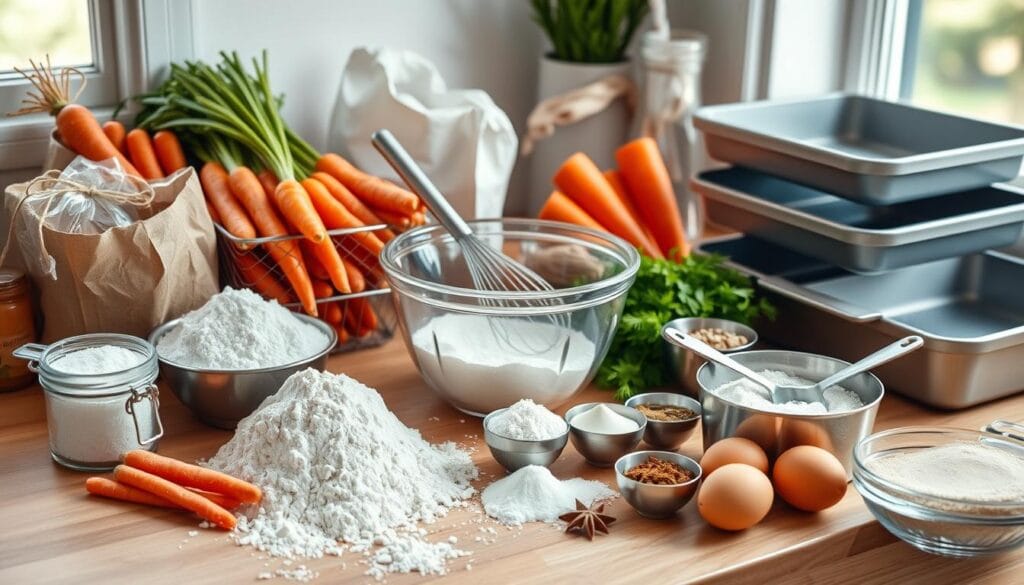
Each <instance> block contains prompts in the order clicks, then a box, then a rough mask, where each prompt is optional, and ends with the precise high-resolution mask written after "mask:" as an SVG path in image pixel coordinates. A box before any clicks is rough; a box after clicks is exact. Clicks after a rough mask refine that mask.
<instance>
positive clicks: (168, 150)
mask: <svg viewBox="0 0 1024 585" xmlns="http://www.w3.org/2000/svg"><path fill="white" fill-rule="evenodd" d="M153 150H154V151H156V159H157V161H159V162H160V168H161V169H163V170H164V172H165V173H167V174H168V175H169V174H171V173H173V172H174V171H176V170H178V169H183V168H185V167H186V166H188V161H186V160H185V151H184V150H182V149H181V142H178V137H177V136H175V135H174V132H171V131H170V130H160V131H159V132H157V133H156V134H154V135H153Z"/></svg>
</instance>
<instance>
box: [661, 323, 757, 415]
mask: <svg viewBox="0 0 1024 585" xmlns="http://www.w3.org/2000/svg"><path fill="white" fill-rule="evenodd" d="M665 326H666V327H668V326H672V327H675V328H676V329H678V330H680V331H682V332H683V333H687V334H688V333H692V332H694V331H697V330H699V329H721V330H723V331H728V332H729V333H735V334H736V335H742V336H744V337H746V338H747V343H745V344H743V345H740V346H737V347H733V348H731V349H721V350H719V351H721V352H722V353H727V354H733V353H739V352H741V351H747V350H749V349H750V348H752V347H754V344H756V343H757V339H758V338H757V331H754V330H753V329H752V328H750V327H748V326H746V325H744V324H743V323H737V322H736V321H729V320H728V319H716V318H712V317H686V318H683V319H674V320H672V321H669V322H668V323H666V324H665ZM661 345H662V351H663V353H664V356H665V367H667V368H668V371H669V372H672V373H673V374H674V375H675V377H676V381H677V382H678V383H679V385H680V386H682V388H683V393H684V394H686V395H687V396H689V397H691V398H699V397H700V386H699V385H698V384H697V370H699V369H700V367H701V366H703V365H704V363H705V361H706V360H705V359H704V358H702V357H700V356H699V355H697V354H695V353H693V352H692V351H688V350H686V349H683V348H682V347H679V346H678V345H676V344H674V343H669V342H668V341H665V340H664V339H662V340H661Z"/></svg>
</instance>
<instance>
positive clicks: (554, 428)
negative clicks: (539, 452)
mask: <svg viewBox="0 0 1024 585" xmlns="http://www.w3.org/2000/svg"><path fill="white" fill-rule="evenodd" d="M567 428H568V427H567V426H566V424H565V421H564V420H562V417H560V416H558V415H557V414H555V413H553V412H551V411H550V410H548V409H547V408H544V407H543V406H541V405H540V404H537V403H535V402H534V401H533V400H530V399H529V398H523V399H522V400H520V401H519V402H516V403H515V404H513V405H512V406H510V407H508V410H506V411H505V412H503V413H501V414H500V415H497V416H495V417H494V418H492V419H491V420H490V421H489V422H488V423H487V430H489V431H491V432H492V433H495V434H498V435H501V436H502V437H507V438H509V439H516V440H519V441H546V440H548V439H554V438H555V437H559V436H561V435H563V434H565V431H566V429H567Z"/></svg>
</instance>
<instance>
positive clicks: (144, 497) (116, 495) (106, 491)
mask: <svg viewBox="0 0 1024 585" xmlns="http://www.w3.org/2000/svg"><path fill="white" fill-rule="evenodd" d="M187 489H188V490H189V491H190V492H193V493H196V494H198V495H200V496H203V497H204V498H206V499H207V500H210V501H211V502H213V503H214V504H217V505H218V506H220V507H221V508H224V509H225V510H234V509H235V508H238V507H239V506H240V505H241V502H239V501H238V500H236V499H234V498H229V497H228V496H223V495H221V494H215V493H213V492H205V491H202V490H197V489H192V488H187ZM85 491H87V492H89V493H90V494H92V495H94V496H101V497H104V498H110V499H113V500H122V501H125V502H133V503H136V504H145V505H147V506H157V507H160V508H181V506H178V505H177V504H173V503H171V502H169V501H168V500H165V499H164V498H161V497H160V496H155V495H153V494H151V493H149V492H147V491H144V490H140V489H138V488H134V487H131V486H129V485H125V484H123V483H119V482H117V481H114V480H112V479H107V478H105V477H90V478H89V479H86V480H85Z"/></svg>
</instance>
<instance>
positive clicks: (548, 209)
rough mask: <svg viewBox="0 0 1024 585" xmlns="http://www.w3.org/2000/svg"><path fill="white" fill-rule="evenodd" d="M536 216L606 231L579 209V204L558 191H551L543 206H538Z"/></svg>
mask: <svg viewBox="0 0 1024 585" xmlns="http://www.w3.org/2000/svg"><path fill="white" fill-rule="evenodd" d="M537 217H539V218H541V219H550V220H552V221H565V222H568V223H572V224H576V225H581V226H583V227H588V228H590V229H595V230H598V231H602V232H605V233H607V232H608V230H606V229H604V227H603V226H602V225H601V224H599V223H597V221H596V220H594V218H592V217H590V214H588V213H587V212H586V211H583V210H582V209H580V206H579V205H576V204H575V203H573V202H572V199H569V198H568V197H566V196H565V195H564V194H563V193H561V192H559V191H552V192H551V195H550V196H548V200H547V202H546V203H545V204H544V207H541V208H540V215H538V216H537Z"/></svg>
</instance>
